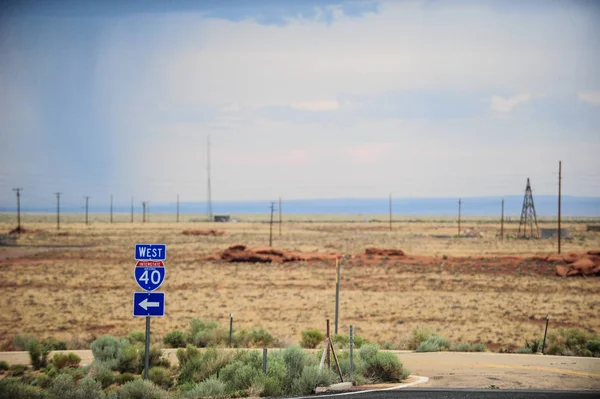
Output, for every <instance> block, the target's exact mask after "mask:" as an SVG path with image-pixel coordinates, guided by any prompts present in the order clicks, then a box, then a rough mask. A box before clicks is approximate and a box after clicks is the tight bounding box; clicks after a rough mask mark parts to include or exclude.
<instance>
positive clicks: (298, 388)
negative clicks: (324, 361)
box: [292, 365, 333, 395]
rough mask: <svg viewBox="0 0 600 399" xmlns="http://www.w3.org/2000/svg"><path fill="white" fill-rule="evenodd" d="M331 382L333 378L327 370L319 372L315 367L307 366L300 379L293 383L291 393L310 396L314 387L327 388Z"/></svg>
mask: <svg viewBox="0 0 600 399" xmlns="http://www.w3.org/2000/svg"><path fill="white" fill-rule="evenodd" d="M332 382H333V376H332V373H331V371H330V370H329V369H326V368H324V369H323V370H319V367H318V366H316V365H309V366H306V367H305V368H304V370H302V374H300V377H299V378H298V379H297V380H295V381H294V387H293V391H292V393H293V394H295V395H310V394H312V393H314V390H315V388H316V387H319V386H329V385H331V383H332Z"/></svg>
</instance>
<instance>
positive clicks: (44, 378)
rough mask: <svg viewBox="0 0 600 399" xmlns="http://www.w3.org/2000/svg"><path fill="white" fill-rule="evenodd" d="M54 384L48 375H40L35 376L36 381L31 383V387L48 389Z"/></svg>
mask: <svg viewBox="0 0 600 399" xmlns="http://www.w3.org/2000/svg"><path fill="white" fill-rule="evenodd" d="M51 383H52V379H51V378H50V377H48V374H44V373H40V374H38V375H36V376H35V379H34V380H33V381H32V382H31V385H35V386H37V387H40V388H42V389H43V388H48V387H49V386H50V385H51Z"/></svg>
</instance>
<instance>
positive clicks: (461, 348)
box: [450, 342, 471, 352]
mask: <svg viewBox="0 0 600 399" xmlns="http://www.w3.org/2000/svg"><path fill="white" fill-rule="evenodd" d="M450 350H451V351H452V352H470V351H471V345H469V344H468V343H466V342H463V343H460V344H456V345H454V346H453V347H451V348H450Z"/></svg>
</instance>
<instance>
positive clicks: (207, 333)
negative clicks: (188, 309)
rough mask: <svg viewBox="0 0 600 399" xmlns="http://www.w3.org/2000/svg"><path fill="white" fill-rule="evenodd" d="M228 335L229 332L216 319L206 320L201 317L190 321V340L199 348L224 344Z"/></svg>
mask: <svg viewBox="0 0 600 399" xmlns="http://www.w3.org/2000/svg"><path fill="white" fill-rule="evenodd" d="M228 337H229V335H228V332H227V331H225V329H224V328H222V327H219V325H218V324H217V323H215V322H214V321H209V322H205V321H202V320H200V319H192V320H191V321H190V329H189V335H188V342H190V343H192V344H194V345H196V346H197V347H199V348H205V347H208V346H216V345H219V344H224V343H225V342H226V340H227V339H228Z"/></svg>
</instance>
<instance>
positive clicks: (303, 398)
mask: <svg viewBox="0 0 600 399" xmlns="http://www.w3.org/2000/svg"><path fill="white" fill-rule="evenodd" d="M409 377H413V378H417V381H413V382H407V383H404V384H399V385H396V386H393V387H389V388H382V389H366V390H364V391H353V392H342V393H335V394H329V395H311V396H298V397H295V398H293V399H308V398H313V399H314V398H315V397H318V398H326V397H334V396H344V395H357V394H363V393H368V392H382V391H393V390H395V389H402V388H407V387H411V386H414V385H418V384H424V383H426V382H429V377H422V376H419V375H410V376H409Z"/></svg>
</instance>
